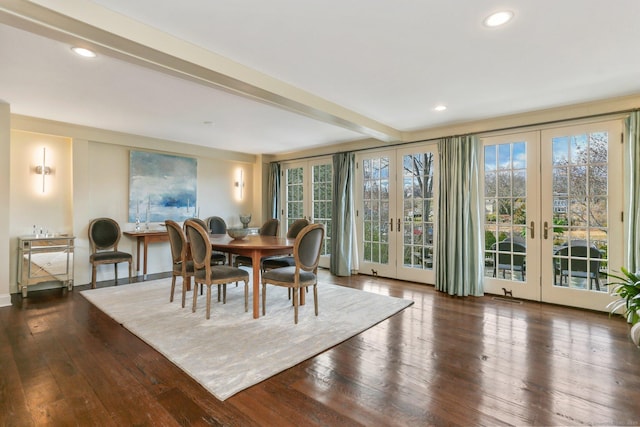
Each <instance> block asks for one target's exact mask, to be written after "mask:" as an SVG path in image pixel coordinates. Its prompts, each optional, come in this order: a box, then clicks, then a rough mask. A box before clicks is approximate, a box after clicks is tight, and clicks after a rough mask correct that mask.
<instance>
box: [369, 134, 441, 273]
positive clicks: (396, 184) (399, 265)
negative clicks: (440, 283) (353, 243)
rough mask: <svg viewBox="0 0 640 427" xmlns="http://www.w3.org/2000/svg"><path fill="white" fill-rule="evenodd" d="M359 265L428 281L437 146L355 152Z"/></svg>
mask: <svg viewBox="0 0 640 427" xmlns="http://www.w3.org/2000/svg"><path fill="white" fill-rule="evenodd" d="M357 162H358V176H357V178H358V184H357V185H358V188H359V192H358V193H359V194H357V198H358V202H357V203H358V208H357V210H358V214H357V235H358V242H359V247H358V252H359V255H360V263H359V264H360V271H361V272H362V273H363V274H374V275H380V276H385V277H394V278H398V279H402V280H412V281H416V282H422V283H434V281H435V277H434V263H433V254H434V247H435V244H436V243H435V242H436V236H435V228H436V227H435V218H436V207H435V201H436V196H435V188H436V186H435V178H436V177H437V170H436V169H437V146H436V145H435V144H425V145H420V146H416V147H411V148H406V149H398V150H388V151H381V152H373V153H364V154H359V155H358V157H357Z"/></svg>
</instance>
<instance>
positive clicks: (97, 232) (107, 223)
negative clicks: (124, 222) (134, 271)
mask: <svg viewBox="0 0 640 427" xmlns="http://www.w3.org/2000/svg"><path fill="white" fill-rule="evenodd" d="M120 237H121V232H120V226H119V225H118V223H117V222H116V221H115V220H113V219H111V218H96V219H94V220H92V221H91V222H90V223H89V245H90V246H91V255H89V262H90V263H91V288H92V289H95V287H96V273H97V267H98V265H103V264H113V266H114V269H115V280H116V286H117V285H118V264H119V263H121V262H128V263H129V283H131V264H132V261H133V257H132V256H131V254H130V253H127V252H122V251H119V250H118V242H119V241H120Z"/></svg>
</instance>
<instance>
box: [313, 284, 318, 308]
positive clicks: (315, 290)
mask: <svg viewBox="0 0 640 427" xmlns="http://www.w3.org/2000/svg"><path fill="white" fill-rule="evenodd" d="M313 305H314V306H315V308H316V316H317V315H318V284H317V283H315V284H314V285H313Z"/></svg>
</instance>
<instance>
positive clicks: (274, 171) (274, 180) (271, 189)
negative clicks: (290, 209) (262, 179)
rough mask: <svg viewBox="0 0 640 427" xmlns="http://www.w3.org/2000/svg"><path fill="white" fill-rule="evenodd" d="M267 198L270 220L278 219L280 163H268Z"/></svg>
mask: <svg viewBox="0 0 640 427" xmlns="http://www.w3.org/2000/svg"><path fill="white" fill-rule="evenodd" d="M267 198H268V201H267V205H268V209H269V215H271V218H278V219H280V200H281V199H280V163H276V162H271V163H269V176H268V179H267Z"/></svg>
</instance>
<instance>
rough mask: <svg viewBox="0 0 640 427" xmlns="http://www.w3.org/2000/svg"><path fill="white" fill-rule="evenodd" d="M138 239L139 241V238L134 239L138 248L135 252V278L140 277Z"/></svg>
mask: <svg viewBox="0 0 640 427" xmlns="http://www.w3.org/2000/svg"><path fill="white" fill-rule="evenodd" d="M140 239H141V237H140V236H138V237H136V243H137V245H138V248H137V251H136V276H139V275H140Z"/></svg>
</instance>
